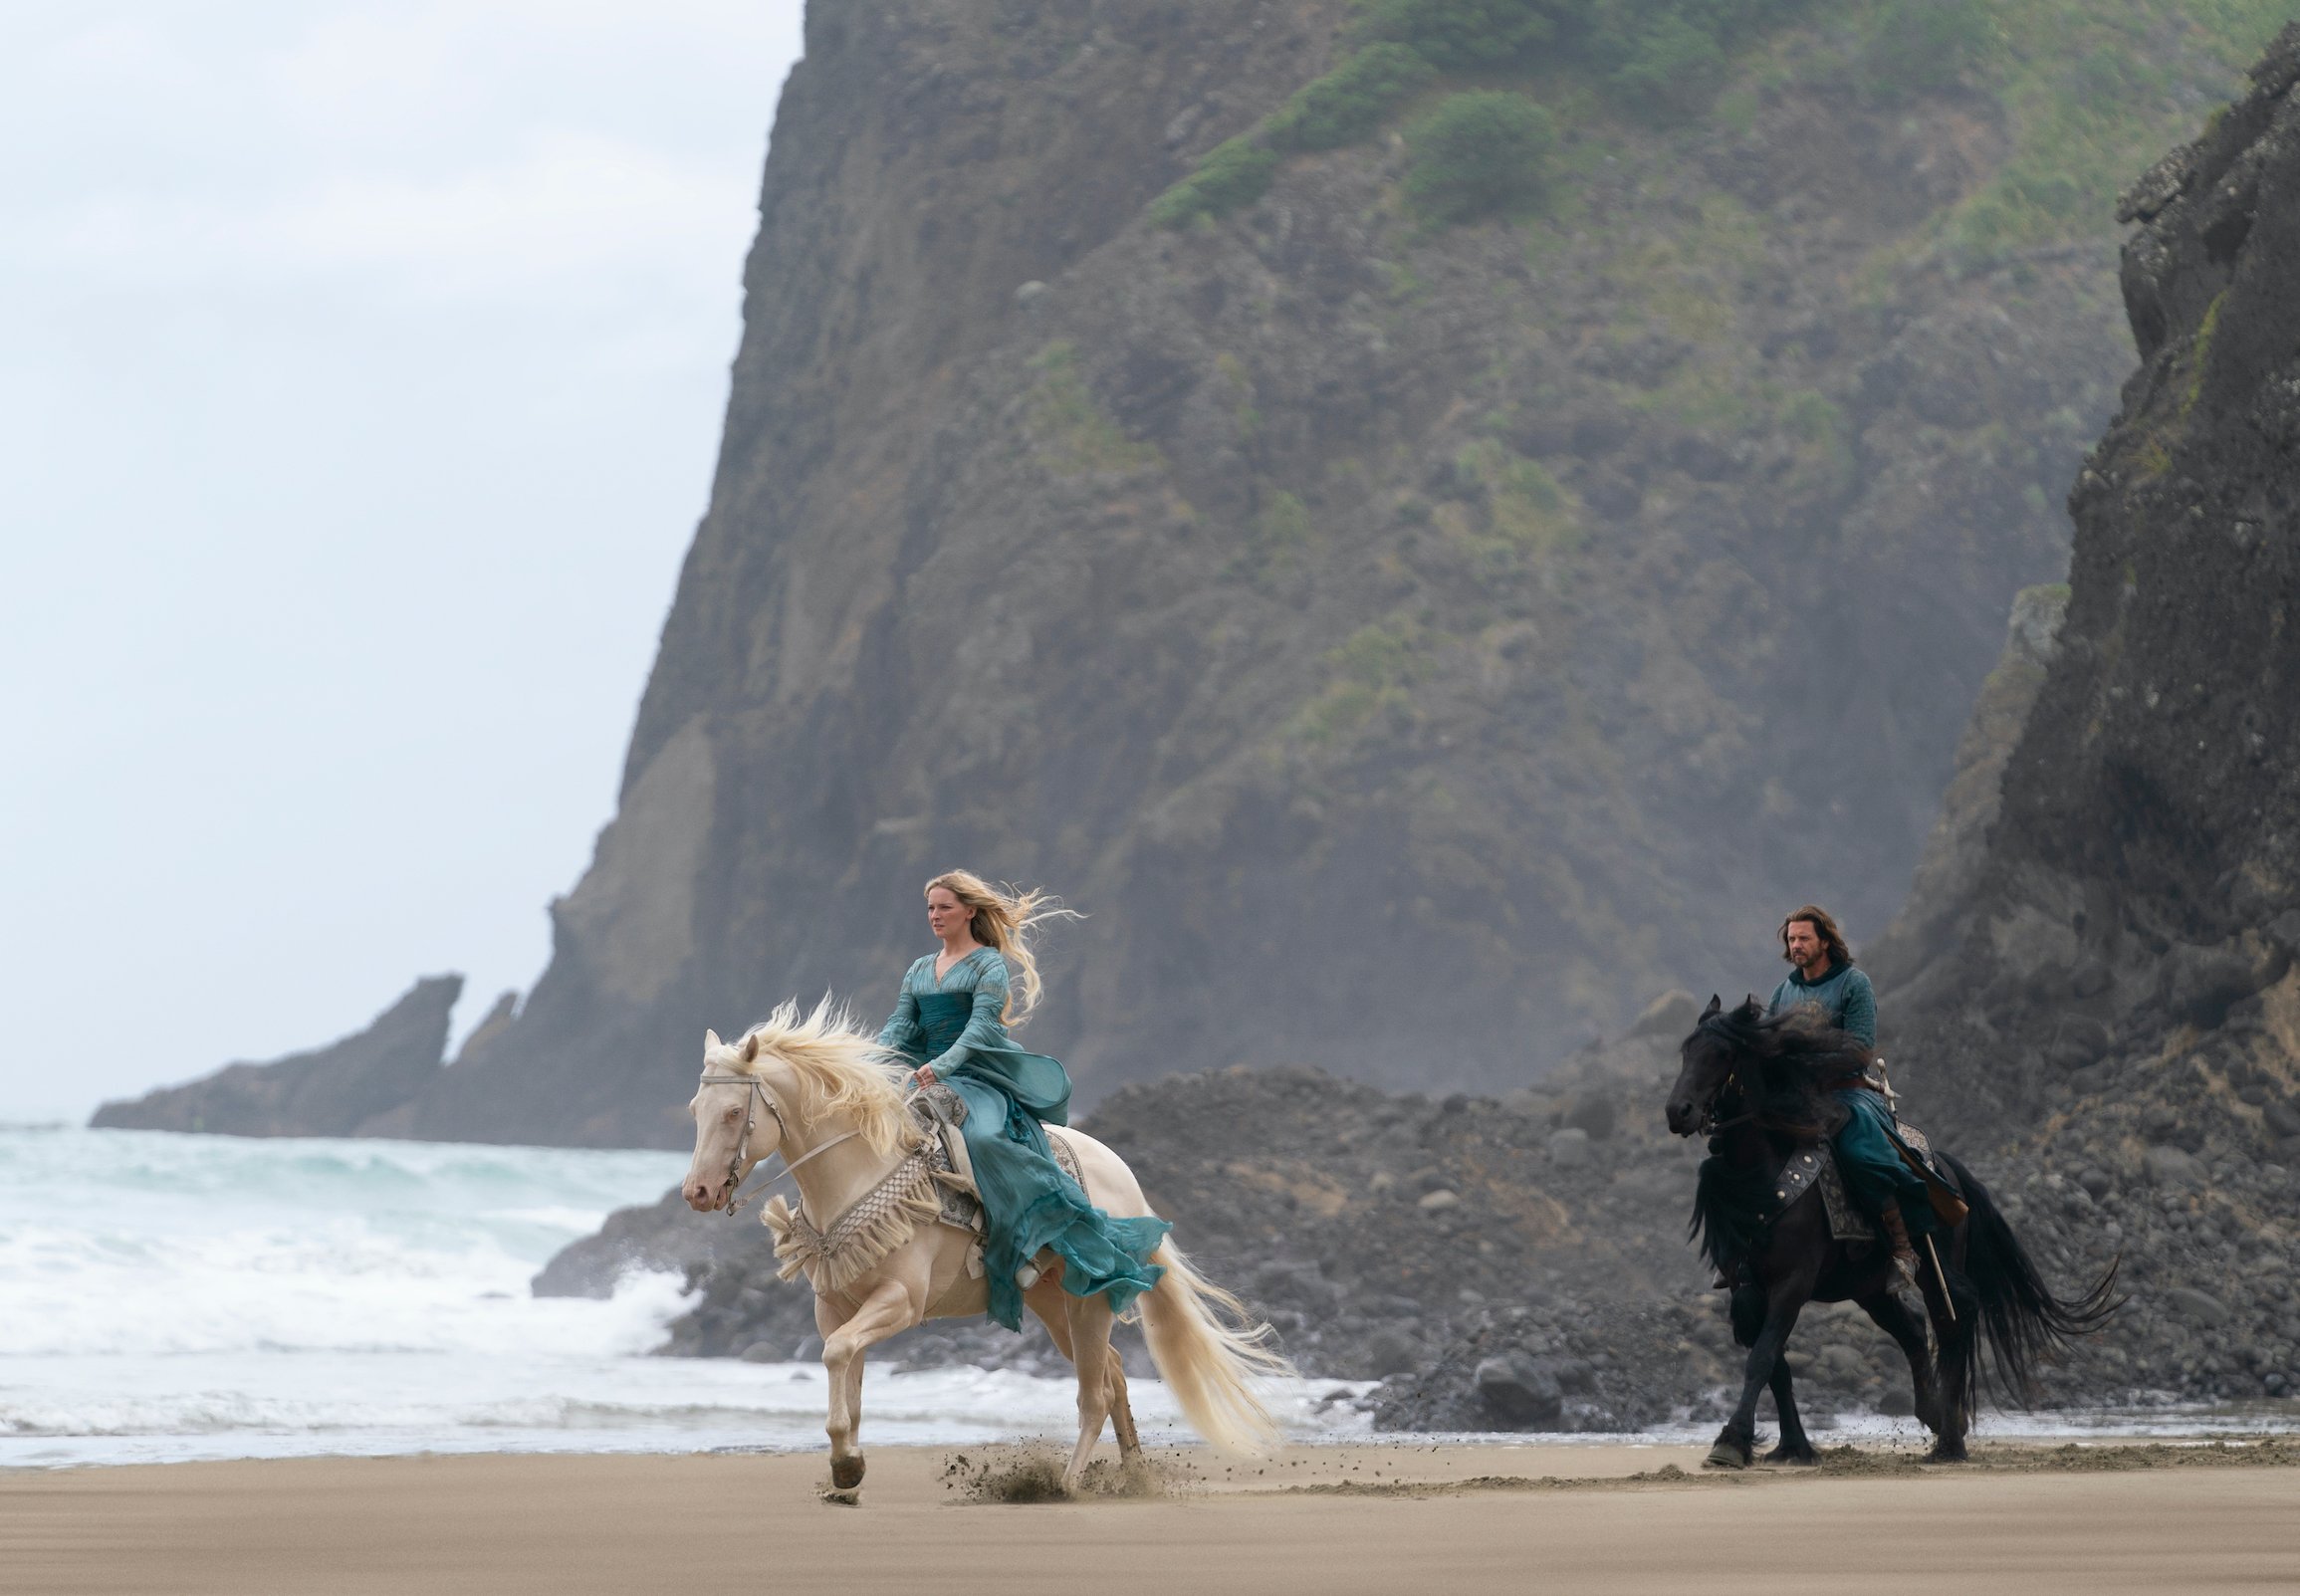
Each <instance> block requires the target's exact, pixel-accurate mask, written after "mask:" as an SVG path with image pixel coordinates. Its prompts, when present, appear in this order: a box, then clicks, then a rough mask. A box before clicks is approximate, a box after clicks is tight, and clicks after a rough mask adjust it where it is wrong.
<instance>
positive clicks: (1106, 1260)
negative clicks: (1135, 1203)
mask: <svg viewBox="0 0 2300 1596" xmlns="http://www.w3.org/2000/svg"><path fill="white" fill-rule="evenodd" d="M1006 1008H1007V962H1006V960H1005V959H1004V958H1002V957H1001V956H1000V955H999V953H998V951H997V950H996V949H993V948H977V949H976V950H975V951H974V952H972V953H970V954H968V955H967V956H966V957H965V958H964V959H961V960H960V961H959V962H958V963H957V964H954V965H952V966H951V967H950V969H949V970H948V971H947V972H945V973H944V975H943V978H942V979H941V980H940V981H937V980H936V979H935V974H934V955H932V954H929V955H927V956H926V957H925V958H923V959H921V960H919V961H918V962H917V963H916V964H914V965H912V966H911V967H910V972H909V974H907V975H905V976H904V977H903V978H902V996H901V997H900V998H899V999H898V1000H897V1001H896V1003H895V1007H894V1013H893V1015H892V1016H891V1017H889V1018H888V1020H887V1022H886V1026H885V1027H884V1028H883V1029H881V1030H880V1031H879V1033H878V1044H879V1045H880V1046H881V1047H885V1048H887V1049H889V1050H890V1051H893V1052H897V1053H900V1054H901V1055H902V1056H903V1057H905V1058H907V1059H909V1060H910V1061H911V1063H912V1064H914V1065H917V1064H928V1065H931V1066H932V1067H933V1070H934V1075H935V1078H936V1079H937V1080H940V1081H944V1082H947V1083H948V1084H949V1086H950V1088H951V1089H952V1090H953V1091H955V1092H957V1093H958V1094H959V1096H960V1097H962V1098H964V1099H965V1101H966V1105H967V1117H966V1124H965V1126H964V1127H963V1132H964V1134H965V1136H966V1142H967V1156H968V1158H969V1159H971V1160H972V1161H973V1163H974V1172H975V1186H976V1189H977V1190H978V1191H980V1193H981V1194H982V1200H983V1213H984V1219H985V1225H986V1229H987V1231H988V1232H989V1234H988V1235H987V1236H986V1237H985V1238H984V1242H983V1272H984V1275H985V1276H986V1279H985V1284H987V1285H988V1287H989V1288H990V1314H991V1317H992V1318H994V1319H996V1320H998V1321H999V1323H1001V1324H1003V1325H1005V1326H1006V1327H1007V1328H1008V1329H1010V1330H1019V1329H1021V1328H1022V1322H1023V1292H1022V1287H1021V1286H1020V1285H1019V1284H1017V1283H1016V1281H1015V1272H1016V1270H1018V1269H1019V1268H1021V1267H1022V1266H1023V1265H1024V1264H1025V1263H1028V1262H1030V1261H1031V1260H1032V1259H1033V1258H1035V1257H1036V1256H1037V1255H1038V1254H1039V1253H1040V1252H1041V1251H1042V1250H1045V1249H1048V1248H1051V1249H1052V1250H1053V1252H1054V1254H1055V1255H1056V1256H1058V1257H1059V1258H1060V1259H1061V1260H1062V1287H1063V1289H1064V1290H1066V1291H1069V1292H1070V1293H1071V1294H1072V1295H1074V1296H1092V1295H1094V1294H1096V1293H1097V1292H1099V1293H1101V1294H1103V1295H1105V1296H1107V1297H1108V1298H1109V1302H1110V1306H1111V1307H1112V1308H1113V1309H1115V1310H1117V1311H1119V1312H1123V1311H1125V1309H1126V1306H1127V1304H1128V1303H1130V1302H1132V1301H1133V1300H1134V1298H1135V1297H1137V1296H1139V1295H1140V1294H1141V1293H1142V1292H1144V1291H1147V1290H1149V1289H1150V1288H1151V1287H1152V1286H1153V1285H1156V1284H1157V1283H1158V1278H1159V1276H1160V1275H1162V1274H1164V1273H1165V1272H1166V1271H1165V1269H1164V1268H1163V1267H1161V1266H1160V1265H1158V1264H1156V1263H1153V1262H1151V1261H1150V1254H1152V1253H1153V1252H1155V1251H1156V1250H1157V1247H1158V1244H1159V1243H1160V1242H1161V1241H1163V1240H1164V1239H1165V1237H1166V1233H1167V1232H1168V1231H1170V1230H1172V1229H1173V1227H1172V1226H1170V1225H1168V1224H1167V1223H1166V1222H1165V1221H1164V1220H1161V1219H1112V1218H1111V1217H1110V1216H1109V1215H1107V1214H1105V1213H1103V1212H1102V1211H1101V1210H1100V1209H1098V1208H1096V1207H1095V1206H1094V1205H1093V1204H1092V1203H1091V1202H1089V1201H1088V1200H1087V1198H1086V1194H1085V1192H1084V1191H1083V1190H1081V1189H1080V1187H1079V1186H1078V1183H1077V1182H1075V1181H1073V1180H1071V1179H1070V1178H1069V1177H1068V1176H1067V1175H1065V1174H1063V1173H1062V1169H1061V1166H1060V1165H1058V1164H1056V1163H1055V1162H1054V1155H1053V1152H1052V1150H1051V1149H1050V1148H1049V1147H1048V1146H1047V1145H1046V1131H1045V1127H1046V1126H1047V1125H1064V1124H1067V1123H1069V1117H1070V1072H1069V1071H1068V1070H1066V1069H1064V1068H1063V1067H1062V1066H1061V1064H1060V1063H1059V1062H1058V1061H1056V1060H1055V1059H1052V1058H1047V1057H1044V1056H1042V1055H1041V1054H1038V1053H1027V1052H1024V1051H1023V1050H1022V1049H1021V1048H1020V1047H1017V1046H1016V1045H1015V1044H1014V1039H1013V1038H1012V1037H1010V1036H1009V1035H1008V1034H1007V1027H1006V1021H1005V1015H1006Z"/></svg>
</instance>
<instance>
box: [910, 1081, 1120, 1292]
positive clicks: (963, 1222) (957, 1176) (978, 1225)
mask: <svg viewBox="0 0 2300 1596" xmlns="http://www.w3.org/2000/svg"><path fill="white" fill-rule="evenodd" d="M910 1117H911V1118H912V1119H914V1120H916V1121H917V1122H918V1128H919V1129H920V1130H922V1131H924V1132H925V1133H926V1136H927V1145H928V1147H929V1148H930V1149H931V1150H932V1162H931V1163H930V1164H929V1166H928V1167H929V1168H930V1169H932V1170H933V1171H934V1178H935V1185H936V1187H937V1188H938V1190H939V1193H940V1196H941V1199H942V1212H941V1213H940V1214H939V1215H938V1216H937V1217H936V1223H937V1224H941V1225H948V1226H950V1227H952V1228H953V1229H954V1230H961V1231H970V1232H972V1233H973V1235H974V1239H975V1241H974V1246H973V1247H972V1248H971V1249H970V1250H969V1251H968V1253H967V1272H968V1273H969V1274H971V1275H973V1276H974V1277H975V1278H977V1279H980V1278H981V1277H982V1272H983V1237H984V1235H985V1234H986V1224H987V1222H986V1221H985V1219H984V1215H983V1201H982V1195H981V1193H980V1192H979V1191H977V1190H976V1187H975V1173H974V1164H973V1162H972V1161H971V1160H970V1159H969V1158H968V1157H967V1140H966V1136H965V1135H964V1134H963V1132H962V1130H961V1127H962V1126H964V1125H965V1124H966V1121H967V1101H966V1099H965V1098H964V1097H961V1096H960V1095H959V1094H958V1093H957V1092H955V1091H953V1090H951V1088H950V1087H948V1086H946V1085H944V1084H943V1083H942V1082H941V1081H936V1082H935V1083H934V1084H933V1085H931V1086H925V1087H921V1088H920V1089H919V1090H918V1091H917V1092H915V1093H913V1094H912V1096H911V1099H910ZM1046 1146H1047V1147H1048V1149H1049V1150H1051V1151H1052V1153H1053V1155H1054V1163H1055V1165H1056V1166H1057V1167H1059V1168H1060V1170H1061V1172H1062V1173H1063V1174H1064V1175H1067V1176H1068V1177H1069V1178H1070V1181H1071V1183H1072V1184H1073V1185H1075V1186H1076V1187H1078V1189H1079V1190H1080V1191H1083V1190H1084V1189H1085V1186H1086V1178H1085V1176H1084V1175H1083V1174H1082V1173H1081V1172H1080V1170H1079V1168H1078V1155H1077V1153H1076V1152H1075V1151H1073V1150H1072V1149H1071V1147H1070V1144H1069V1142H1068V1141H1067V1140H1065V1139H1064V1138H1062V1137H1060V1136H1057V1135H1055V1134H1053V1133H1051V1132H1048V1133H1047V1136H1046Z"/></svg>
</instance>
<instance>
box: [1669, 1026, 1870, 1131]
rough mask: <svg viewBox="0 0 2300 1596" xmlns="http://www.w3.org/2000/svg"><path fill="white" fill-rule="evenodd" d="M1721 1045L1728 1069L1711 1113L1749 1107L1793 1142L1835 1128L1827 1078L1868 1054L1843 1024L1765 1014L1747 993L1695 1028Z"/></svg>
mask: <svg viewBox="0 0 2300 1596" xmlns="http://www.w3.org/2000/svg"><path fill="white" fill-rule="evenodd" d="M1694 1034H1695V1035H1696V1036H1698V1037H1706V1038H1708V1039H1709V1040H1710V1041H1712V1042H1713V1043H1715V1044H1716V1045H1718V1046H1721V1047H1723V1048H1724V1049H1725V1052H1726V1053H1727V1054H1728V1055H1729V1056H1730V1057H1731V1058H1732V1060H1733V1071H1732V1076H1731V1078H1730V1080H1729V1081H1728V1082H1727V1083H1726V1085H1725V1089H1724V1090H1723V1091H1721V1092H1720V1093H1719V1094H1718V1104H1717V1116H1718V1118H1720V1119H1729V1118H1731V1117H1732V1116H1733V1115H1735V1114H1740V1113H1747V1112H1749V1111H1751V1110H1754V1112H1755V1115H1756V1121H1757V1124H1758V1125H1759V1126H1760V1127H1762V1128H1763V1129H1765V1130H1767V1131H1770V1132H1772V1133H1773V1134H1775V1135H1778V1136H1786V1137H1788V1138H1789V1139H1790V1140H1792V1141H1813V1140H1817V1139H1819V1138H1820V1137H1823V1136H1826V1135H1827V1134H1829V1133H1830V1132H1831V1131H1833V1130H1835V1129H1836V1127H1837V1123H1838V1121H1839V1120H1840V1118H1841V1117H1842V1110H1840V1109H1839V1108H1838V1107H1837V1105H1836V1104H1835V1103H1834V1102H1832V1101H1831V1100H1830V1098H1829V1094H1828V1089H1827V1087H1828V1083H1830V1082H1832V1081H1841V1080H1843V1079H1844V1078H1845V1077H1846V1076H1848V1075H1858V1074H1860V1073H1861V1072H1862V1071H1864V1070H1866V1069H1867V1068H1868V1067H1869V1064H1870V1061H1871V1060H1872V1059H1873V1058H1874V1057H1875V1054H1874V1053H1872V1052H1871V1051H1870V1049H1869V1048H1868V1046H1867V1045H1866V1044H1865V1043H1863V1042H1862V1040H1861V1038H1860V1037H1858V1036H1855V1035H1853V1034H1851V1033H1850V1032H1849V1031H1843V1030H1836V1029H1832V1028H1831V1027H1829V1026H1822V1025H1817V1024H1815V1023H1814V1022H1813V1021H1812V1020H1810V1019H1808V1018H1807V1017H1805V1016H1804V1015H1800V1014H1796V1013H1793V1012H1792V1013H1789V1014H1780V1015H1767V1014H1766V1013H1765V1012H1764V1011H1763V1010H1762V1009H1761V1008H1759V1007H1758V1006H1757V1001H1756V1000H1755V999H1754V998H1751V999H1750V1000H1748V1002H1746V1003H1744V1004H1742V1005H1741V1006H1740V1007H1739V1008H1737V1009H1730V1010H1727V1011H1725V1013H1723V1014H1715V1015H1711V1016H1709V1017H1708V1018H1707V1019H1705V1020H1703V1021H1702V1022H1701V1024H1700V1025H1699V1026H1696V1027H1695V1028H1694Z"/></svg>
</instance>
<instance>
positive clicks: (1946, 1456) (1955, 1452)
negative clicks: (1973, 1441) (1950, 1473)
mask: <svg viewBox="0 0 2300 1596" xmlns="http://www.w3.org/2000/svg"><path fill="white" fill-rule="evenodd" d="M1925 1461H1926V1462H1927V1463H1963V1462H1966V1461H1967V1460H1966V1459H1965V1456H1964V1443H1963V1442H1961V1441H1958V1442H1955V1443H1951V1442H1947V1441H1942V1442H1937V1443H1936V1444H1935V1445H1934V1448H1933V1450H1932V1451H1931V1452H1928V1453H1927V1454H1925Z"/></svg>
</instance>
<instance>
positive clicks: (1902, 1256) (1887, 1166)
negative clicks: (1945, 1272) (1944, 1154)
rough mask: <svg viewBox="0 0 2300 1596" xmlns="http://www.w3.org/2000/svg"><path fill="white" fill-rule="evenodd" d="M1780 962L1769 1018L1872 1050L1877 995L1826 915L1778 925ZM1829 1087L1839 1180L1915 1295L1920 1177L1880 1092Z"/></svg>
mask: <svg viewBox="0 0 2300 1596" xmlns="http://www.w3.org/2000/svg"><path fill="white" fill-rule="evenodd" d="M1781 957H1782V958H1784V959H1786V960H1788V962H1789V964H1790V966H1791V967H1792V968H1791V969H1790V971H1789V974H1788V979H1786V980H1785V981H1783V982H1782V983H1781V984H1780V985H1779V986H1777V987H1775V988H1774V989H1773V1000H1772V1003H1771V1004H1770V1005H1769V1006H1767V1009H1766V1013H1767V1014H1770V1015H1799V1016H1803V1017H1806V1018H1808V1019H1809V1020H1810V1021H1811V1022H1812V1023H1813V1024H1815V1025H1821V1026H1828V1027H1829V1028H1831V1029H1833V1030H1842V1031H1845V1032H1846V1033H1848V1034H1849V1035H1852V1036H1855V1037H1857V1038H1859V1040H1860V1042H1861V1045H1862V1046H1864V1047H1868V1048H1871V1049H1874V1048H1875V1047H1876V1045H1877V994H1876V990H1875V989H1874V988H1872V987H1871V986H1870V985H1869V978H1868V976H1867V975H1865V974H1863V973H1862V972H1861V971H1860V970H1858V969H1856V968H1855V967H1854V965H1853V951H1852V949H1850V948H1848V947H1847V946H1845V935H1844V933H1843V932H1842V931H1839V930H1838V929H1837V922H1836V920H1835V919H1833V918H1832V917H1831V916H1830V914H1829V911H1828V910H1826V909H1823V908H1820V907H1819V906H1817V905H1815V904H1810V903H1808V904H1806V905H1805V906H1804V907H1803V908H1801V909H1799V910H1797V911H1796V912H1795V913H1794V914H1791V915H1790V916H1789V917H1788V918H1787V919H1786V920H1783V921H1782V922H1781ZM1833 1084H1834V1087H1835V1089H1834V1091H1833V1093H1832V1095H1834V1096H1835V1098H1836V1099H1837V1101H1838V1103H1840V1104H1841V1105H1843V1107H1844V1109H1845V1123H1844V1125H1843V1127H1842V1128H1841V1129H1839V1130H1838V1132H1837V1134H1836V1137H1835V1140H1834V1142H1833V1144H1832V1145H1833V1146H1834V1148H1835V1150H1836V1155H1837V1169H1838V1172H1839V1173H1840V1174H1842V1175H1843V1176H1844V1178H1845V1186H1846V1188H1847V1189H1848V1190H1849V1191H1851V1192H1852V1194H1853V1199H1854V1201H1855V1202H1857V1203H1859V1204H1860V1205H1861V1206H1862V1207H1863V1208H1864V1209H1866V1210H1867V1211H1868V1212H1869V1213H1871V1214H1873V1215H1875V1216H1876V1219H1877V1223H1878V1224H1880V1225H1881V1226H1883V1227H1884V1230H1885V1235H1886V1237H1887V1238H1888V1239H1889V1240H1890V1241H1891V1242H1892V1244H1893V1265H1894V1267H1895V1268H1896V1269H1897V1270H1898V1271H1899V1272H1900V1275H1901V1283H1902V1284H1903V1285H1906V1286H1911V1287H1914V1286H1915V1285H1916V1284H1917V1250H1916V1248H1915V1247H1913V1246H1912V1245H1911V1244H1910V1241H1909V1224H1910V1216H1915V1219H1916V1223H1917V1224H1918V1225H1919V1226H1920V1227H1921V1228H1923V1229H1926V1230H1930V1229H1931V1228H1932V1225H1933V1218H1934V1213H1933V1207H1932V1204H1931V1202H1930V1200H1929V1198H1928V1189H1927V1186H1926V1182H1925V1177H1924V1176H1923V1175H1921V1174H1919V1173H1918V1171H1917V1169H1916V1168H1915V1167H1914V1162H1913V1155H1912V1156H1904V1150H1903V1147H1902V1142H1901V1133H1900V1127H1899V1124H1898V1122H1897V1121H1896V1120H1895V1119H1894V1117H1893V1110H1892V1109H1891V1107H1889V1106H1888V1105H1887V1103H1886V1101H1885V1094H1884V1092H1883V1091H1882V1090H1880V1089H1879V1088H1878V1086H1877V1085H1876V1084H1875V1083H1874V1082H1873V1081H1871V1080H1870V1078H1869V1077H1868V1076H1866V1075H1855V1076H1848V1077H1846V1078H1845V1079H1844V1080H1843V1081H1841V1082H1836V1083H1833ZM1904 1199H1908V1204H1907V1207H1905V1208H1904V1206H1903V1200H1904Z"/></svg>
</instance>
